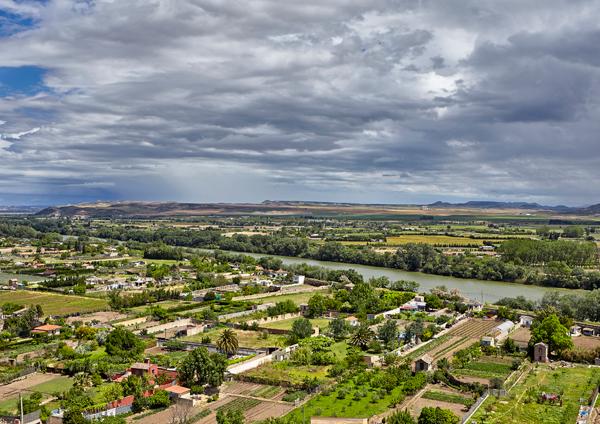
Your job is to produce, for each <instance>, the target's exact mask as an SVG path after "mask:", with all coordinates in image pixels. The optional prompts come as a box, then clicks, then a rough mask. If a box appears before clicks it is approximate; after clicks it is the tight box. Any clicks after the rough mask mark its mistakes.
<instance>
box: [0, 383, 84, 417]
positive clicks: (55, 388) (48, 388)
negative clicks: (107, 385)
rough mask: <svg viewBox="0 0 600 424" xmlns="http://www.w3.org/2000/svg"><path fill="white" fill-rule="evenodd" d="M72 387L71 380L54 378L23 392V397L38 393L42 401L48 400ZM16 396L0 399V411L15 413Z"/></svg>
mask: <svg viewBox="0 0 600 424" xmlns="http://www.w3.org/2000/svg"><path fill="white" fill-rule="evenodd" d="M72 386H73V380H72V379H71V378H69V377H64V376H56V378H54V379H52V380H50V381H46V382H45V383H41V384H38V385H36V386H32V387H30V388H28V389H27V390H28V392H24V393H23V394H24V396H27V395H28V393H31V392H40V393H42V394H43V395H44V396H43V398H44V399H49V398H50V397H52V394H54V393H60V392H64V391H66V390H69V389H70V388H71V387H72ZM18 399H19V397H18V395H14V396H12V395H11V396H10V397H8V398H7V399H0V411H7V412H16V411H17V402H18Z"/></svg>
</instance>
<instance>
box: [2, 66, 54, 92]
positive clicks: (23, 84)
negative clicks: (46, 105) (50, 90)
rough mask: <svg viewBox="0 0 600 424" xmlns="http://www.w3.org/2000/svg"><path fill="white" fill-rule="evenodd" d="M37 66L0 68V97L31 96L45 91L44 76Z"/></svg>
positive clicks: (43, 72) (42, 69)
mask: <svg viewBox="0 0 600 424" xmlns="http://www.w3.org/2000/svg"><path fill="white" fill-rule="evenodd" d="M45 73H46V69H44V68H40V67H39V66H19V67H2V66H0V97H6V96H11V95H19V94H25V95H33V94H36V93H39V92H40V91H44V90H46V87H45V85H44V74H45Z"/></svg>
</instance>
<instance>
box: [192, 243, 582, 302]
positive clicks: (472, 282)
mask: <svg viewBox="0 0 600 424" xmlns="http://www.w3.org/2000/svg"><path fill="white" fill-rule="evenodd" d="M195 250H198V251H204V252H208V251H210V250H208V249H195ZM227 252H229V253H235V254H240V255H247V256H252V257H253V258H261V257H271V258H278V259H280V260H281V261H282V262H283V264H284V265H297V264H303V263H305V264H308V265H314V266H321V267H324V268H328V269H334V270H340V269H349V268H351V269H354V270H355V271H356V272H358V273H359V274H361V275H362V276H363V278H365V279H369V278H371V277H388V278H389V279H390V280H392V281H396V280H407V281H416V282H417V283H419V290H420V291H429V290H431V289H432V288H435V287H438V286H445V287H446V288H448V289H449V290H450V289H458V290H459V291H460V293H461V294H462V295H464V296H466V297H468V298H470V299H473V300H478V301H480V302H482V303H485V302H488V303H494V302H496V301H498V300H500V299H502V298H504V297H516V296H524V297H525V298H526V299H529V300H539V299H541V298H542V297H543V296H544V294H546V293H548V292H559V293H573V294H575V293H583V292H585V290H580V289H562V288H555V287H542V286H532V285H526V284H521V283H505V282H501V281H489V280H477V279H466V278H465V279H463V278H456V277H448V276H443V275H435V274H425V273H422V272H412V271H403V270H399V269H394V268H383V267H376V266H369V265H358V264H350V263H343V262H327V261H319V260H316V259H305V258H297V257H290V256H279V255H267V254H260V253H248V252H235V251H227Z"/></svg>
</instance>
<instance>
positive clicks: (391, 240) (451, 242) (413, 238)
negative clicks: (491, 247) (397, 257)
mask: <svg viewBox="0 0 600 424" xmlns="http://www.w3.org/2000/svg"><path fill="white" fill-rule="evenodd" d="M483 241H484V240H481V239H479V240H478V239H471V238H468V237H450V236H441V235H440V236H437V235H436V236H427V235H420V234H414V235H413V234H406V235H401V236H394V237H388V238H387V239H386V243H387V244H391V245H398V244H406V243H425V244H432V245H436V246H468V245H477V246H481V245H482V244H483Z"/></svg>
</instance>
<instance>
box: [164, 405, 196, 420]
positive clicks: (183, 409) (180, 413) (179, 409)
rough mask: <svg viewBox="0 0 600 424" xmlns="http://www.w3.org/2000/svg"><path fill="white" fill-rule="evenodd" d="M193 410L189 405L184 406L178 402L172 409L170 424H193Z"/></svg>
mask: <svg viewBox="0 0 600 424" xmlns="http://www.w3.org/2000/svg"><path fill="white" fill-rule="evenodd" d="M191 412H192V408H191V407H190V406H189V405H184V404H182V403H179V402H177V403H176V404H175V405H173V406H172V407H171V419H170V421H169V423H170V424H191V422H192V421H191V419H190V414H191Z"/></svg>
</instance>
